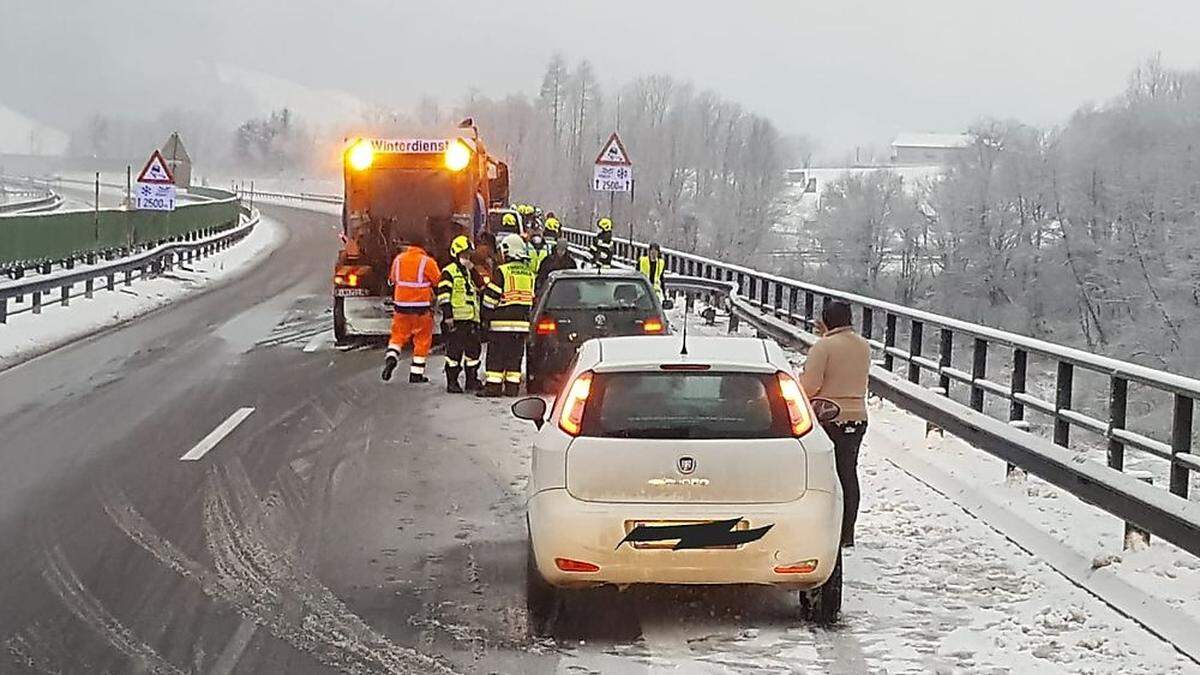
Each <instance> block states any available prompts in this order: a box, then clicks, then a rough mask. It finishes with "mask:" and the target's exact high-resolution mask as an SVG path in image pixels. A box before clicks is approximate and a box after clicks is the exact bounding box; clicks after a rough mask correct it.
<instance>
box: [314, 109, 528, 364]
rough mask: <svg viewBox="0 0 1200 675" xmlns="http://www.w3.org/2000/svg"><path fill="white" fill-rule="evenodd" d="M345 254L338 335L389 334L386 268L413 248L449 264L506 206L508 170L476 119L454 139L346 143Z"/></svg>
mask: <svg viewBox="0 0 1200 675" xmlns="http://www.w3.org/2000/svg"><path fill="white" fill-rule="evenodd" d="M342 159H343V165H344V172H343V174H344V177H345V199H344V201H343V204H342V232H341V239H342V249H341V250H340V251H339V252H338V258H337V265H336V266H335V267H334V272H333V330H334V335H335V336H336V338H337V341H338V342H339V343H343V342H345V341H346V340H347V339H348V338H349V337H351V336H354V335H387V334H388V331H389V327H390V325H391V317H392V309H391V308H392V293H391V288H390V287H389V286H388V280H387V276H388V268H389V266H390V264H391V261H392V259H393V258H394V257H395V256H396V254H397V253H399V252H400V251H401V250H402V249H403V247H404V246H405V245H407V244H412V243H415V244H420V245H421V246H423V247H424V248H425V250H426V252H428V253H429V254H430V255H432V256H433V257H435V258H437V260H438V261H439V263H441V264H443V265H444V264H445V263H447V262H449V251H448V249H449V246H450V241H451V240H452V239H454V237H456V236H458V235H460V234H465V235H467V236H468V237H469V238H470V239H471V240H472V241H474V240H475V237H476V235H478V234H479V233H480V232H481V231H482V230H483V228H484V227H485V226H486V222H487V214H488V208H489V207H491V206H493V205H494V204H507V203H508V198H509V195H508V167H507V166H506V165H505V164H504V163H503V162H500V161H499V160H497V159H496V158H494V157H492V156H491V155H489V154H488V151H487V149H486V147H484V144H483V141H482V140H481V139H480V138H479V132H478V130H477V129H476V128H475V126H474V124H473V122H472V121H471V120H469V119H468V120H464V121H463V123H462V124H461V125H460V126H459V128H458V129H457V130H456V131H455V132H454V133H451V134H446V135H444V136H441V137H432V138H430V137H425V138H389V139H383V138H355V139H348V142H347V145H346V149H345V152H344V155H343V158H342Z"/></svg>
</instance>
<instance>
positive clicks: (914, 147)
mask: <svg viewBox="0 0 1200 675" xmlns="http://www.w3.org/2000/svg"><path fill="white" fill-rule="evenodd" d="M973 140H974V139H973V138H972V137H971V135H970V134H927V133H909V134H900V135H899V136H897V137H896V140H894V141H892V163H894V164H907V165H937V164H952V163H954V162H955V161H956V160H957V158H958V157H960V156H961V155H962V154H963V153H965V152H968V151H969V150H970V149H971V144H972V142H973Z"/></svg>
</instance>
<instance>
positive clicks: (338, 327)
mask: <svg viewBox="0 0 1200 675" xmlns="http://www.w3.org/2000/svg"><path fill="white" fill-rule="evenodd" d="M333 339H334V340H336V341H337V343H338V344H339V345H340V344H345V342H346V299H345V298H334V299H333Z"/></svg>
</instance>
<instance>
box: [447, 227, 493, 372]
mask: <svg viewBox="0 0 1200 675" xmlns="http://www.w3.org/2000/svg"><path fill="white" fill-rule="evenodd" d="M473 251H474V249H473V248H472V247H471V241H470V240H469V239H467V237H466V236H465V235H459V236H457V237H455V238H454V241H452V242H450V258H451V260H450V262H449V263H447V265H446V266H445V267H443V268H442V278H441V280H440V281H439V282H438V290H437V303H438V306H439V307H440V308H441V310H442V335H444V336H445V340H446V391H448V392H450V393H451V394H461V393H462V392H463V386H462V385H460V384H459V381H458V377H459V374H461V373H466V390H467V391H475V390H477V389H479V387H480V383H479V355H480V353H481V352H482V350H483V344H482V341H481V340H480V338H481V335H480V333H479V290H478V289H477V288H476V286H475V279H474V278H473V276H472V274H471V273H472V271H473V268H474V265H472V264H471V253H472V252H473Z"/></svg>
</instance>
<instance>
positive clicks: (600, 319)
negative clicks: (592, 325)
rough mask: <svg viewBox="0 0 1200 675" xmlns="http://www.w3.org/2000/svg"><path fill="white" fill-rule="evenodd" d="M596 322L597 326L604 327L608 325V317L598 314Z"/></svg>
mask: <svg viewBox="0 0 1200 675" xmlns="http://www.w3.org/2000/svg"><path fill="white" fill-rule="evenodd" d="M595 321H596V325H597V326H601V327H603V326H604V324H606V323H608V317H606V316H604V315H603V314H597V315H596V319H595Z"/></svg>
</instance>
